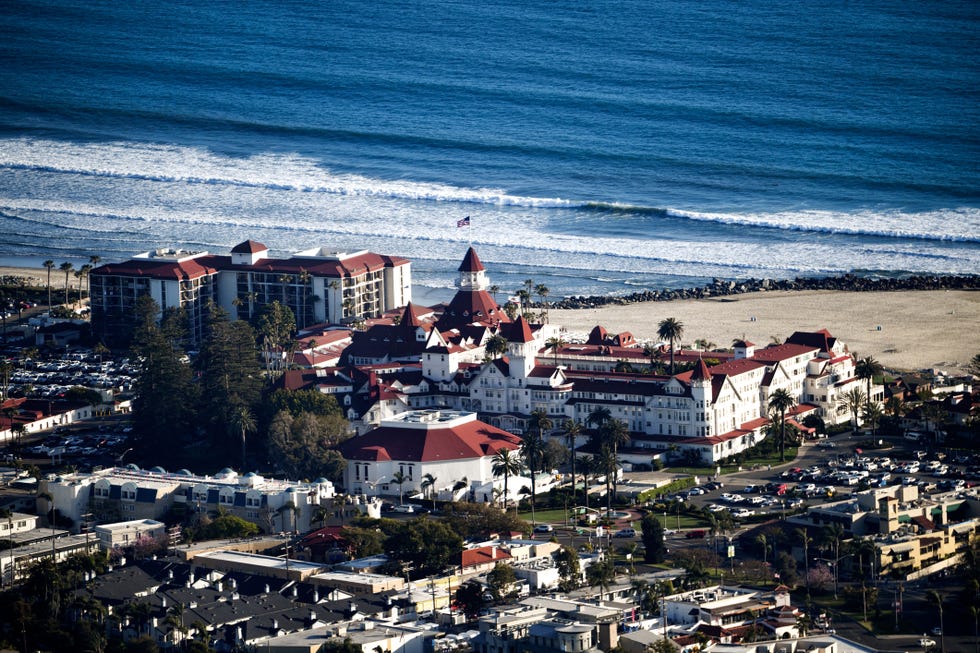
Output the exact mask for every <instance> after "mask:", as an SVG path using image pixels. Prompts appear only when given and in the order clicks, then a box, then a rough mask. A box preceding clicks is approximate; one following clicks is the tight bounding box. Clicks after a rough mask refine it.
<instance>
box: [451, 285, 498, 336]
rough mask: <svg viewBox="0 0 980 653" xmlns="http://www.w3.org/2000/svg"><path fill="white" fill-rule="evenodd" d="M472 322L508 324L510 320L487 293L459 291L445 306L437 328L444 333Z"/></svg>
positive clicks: (481, 291)
mask: <svg viewBox="0 0 980 653" xmlns="http://www.w3.org/2000/svg"><path fill="white" fill-rule="evenodd" d="M473 322H480V323H484V324H489V323H498V322H510V318H509V317H507V313H505V312H504V309H502V308H501V307H500V306H499V305H498V304H497V302H495V301H493V297H491V296H490V293H488V292H487V291H485V290H460V291H458V292H457V293H456V294H455V295H454V296H453V299H452V301H450V302H449V304H448V305H447V306H446V310H445V311H443V313H442V316H441V317H440V318H439V322H438V323H437V326H438V328H439V330H440V331H446V330H449V329H452V328H462V327H464V326H465V325H467V324H471V323H473Z"/></svg>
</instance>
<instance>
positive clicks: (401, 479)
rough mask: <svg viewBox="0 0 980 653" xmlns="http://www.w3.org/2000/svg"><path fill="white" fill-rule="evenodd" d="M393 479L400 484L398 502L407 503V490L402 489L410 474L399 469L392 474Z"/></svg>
mask: <svg viewBox="0 0 980 653" xmlns="http://www.w3.org/2000/svg"><path fill="white" fill-rule="evenodd" d="M391 480H392V481H394V482H395V483H397V484H398V504H399V505H401V504H403V503H405V492H404V490H402V486H403V485H405V483H406V482H407V481H408V476H407V475H406V474H405V472H402V471H397V472H395V473H394V474H392V475H391Z"/></svg>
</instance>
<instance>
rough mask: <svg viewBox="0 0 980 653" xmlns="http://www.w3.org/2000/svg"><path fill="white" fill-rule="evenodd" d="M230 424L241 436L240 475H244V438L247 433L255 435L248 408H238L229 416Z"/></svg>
mask: <svg viewBox="0 0 980 653" xmlns="http://www.w3.org/2000/svg"><path fill="white" fill-rule="evenodd" d="M231 424H232V427H233V428H234V429H235V431H236V432H238V433H241V436H242V473H245V469H246V462H245V436H246V435H247V434H249V433H255V429H256V425H255V416H254V415H252V411H251V409H250V408H249V407H248V406H238V407H236V408H235V410H234V411H233V412H232V414H231Z"/></svg>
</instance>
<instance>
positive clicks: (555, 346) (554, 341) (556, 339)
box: [544, 336, 568, 367]
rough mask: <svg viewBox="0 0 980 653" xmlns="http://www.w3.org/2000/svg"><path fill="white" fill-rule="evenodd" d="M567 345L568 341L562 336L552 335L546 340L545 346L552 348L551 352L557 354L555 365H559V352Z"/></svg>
mask: <svg viewBox="0 0 980 653" xmlns="http://www.w3.org/2000/svg"><path fill="white" fill-rule="evenodd" d="M567 345H568V343H567V342H566V341H565V340H564V339H563V338H562V337H561V336H552V337H550V338H548V340H547V341H546V342H545V345H544V348H545V349H550V350H551V353H552V354H554V355H555V367H557V366H558V352H560V351H561V350H562V349H563V348H564V347H566V346H567Z"/></svg>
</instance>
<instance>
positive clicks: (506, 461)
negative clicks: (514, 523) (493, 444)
mask: <svg viewBox="0 0 980 653" xmlns="http://www.w3.org/2000/svg"><path fill="white" fill-rule="evenodd" d="M490 463H491V467H490V470H491V472H492V473H493V475H494V476H503V477H504V495H503V496H504V510H507V501H508V499H510V495H509V494H508V492H509V490H508V489H507V488H508V481H509V480H510V477H511V476H512V475H515V476H516V475H517V474H520V473H521V459H520V457H518V456H517V455H516V454H515V453H514V452H513V451H511V450H510V449H501V450H500V451H498V452H497V453H495V454H494V455H493V458H491V459H490Z"/></svg>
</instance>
